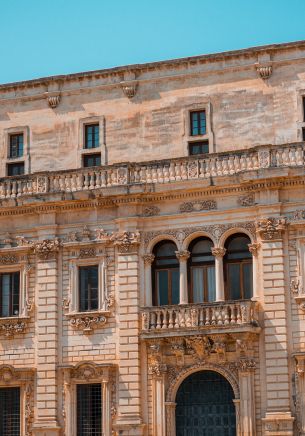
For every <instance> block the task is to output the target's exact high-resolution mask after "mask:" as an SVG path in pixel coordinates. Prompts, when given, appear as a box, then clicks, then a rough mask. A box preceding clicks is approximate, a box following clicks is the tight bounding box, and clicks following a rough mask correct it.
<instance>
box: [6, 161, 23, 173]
mask: <svg viewBox="0 0 305 436" xmlns="http://www.w3.org/2000/svg"><path fill="white" fill-rule="evenodd" d="M23 174H24V162H18V163H10V164H7V175H8V176H22V175H23Z"/></svg>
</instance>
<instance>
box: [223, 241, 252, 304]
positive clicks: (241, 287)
mask: <svg viewBox="0 0 305 436" xmlns="http://www.w3.org/2000/svg"><path fill="white" fill-rule="evenodd" d="M250 243H251V241H250V239H249V237H248V236H247V235H244V234H241V233H240V234H235V235H232V236H230V237H229V238H228V239H227V241H226V244H225V248H226V254H225V257H224V278H225V290H226V298H227V299H228V300H241V299H250V298H251V297H252V295H253V277H252V254H251V253H250V251H249V247H248V244H250Z"/></svg>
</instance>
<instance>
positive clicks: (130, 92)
mask: <svg viewBox="0 0 305 436" xmlns="http://www.w3.org/2000/svg"><path fill="white" fill-rule="evenodd" d="M137 87H138V82H137V81H136V80H132V81H124V82H121V88H122V90H123V93H124V95H125V96H126V97H128V98H129V99H131V98H133V97H134V96H135V95H136V92H137Z"/></svg>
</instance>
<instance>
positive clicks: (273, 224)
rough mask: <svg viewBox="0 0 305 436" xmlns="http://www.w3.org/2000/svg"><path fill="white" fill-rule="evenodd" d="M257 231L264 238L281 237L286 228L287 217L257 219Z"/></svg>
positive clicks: (266, 239) (270, 239)
mask: <svg viewBox="0 0 305 436" xmlns="http://www.w3.org/2000/svg"><path fill="white" fill-rule="evenodd" d="M255 225H256V231H257V233H258V234H259V235H260V236H261V238H262V240H265V241H272V240H275V239H281V238H282V233H283V231H284V230H285V228H286V218H285V217H276V218H275V217H268V218H263V219H261V220H259V221H256V223H255Z"/></svg>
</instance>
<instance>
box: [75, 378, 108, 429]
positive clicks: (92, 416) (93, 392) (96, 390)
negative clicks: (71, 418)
mask: <svg viewBox="0 0 305 436" xmlns="http://www.w3.org/2000/svg"><path fill="white" fill-rule="evenodd" d="M77 436H102V389H101V385H100V384H88V385H77Z"/></svg>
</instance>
